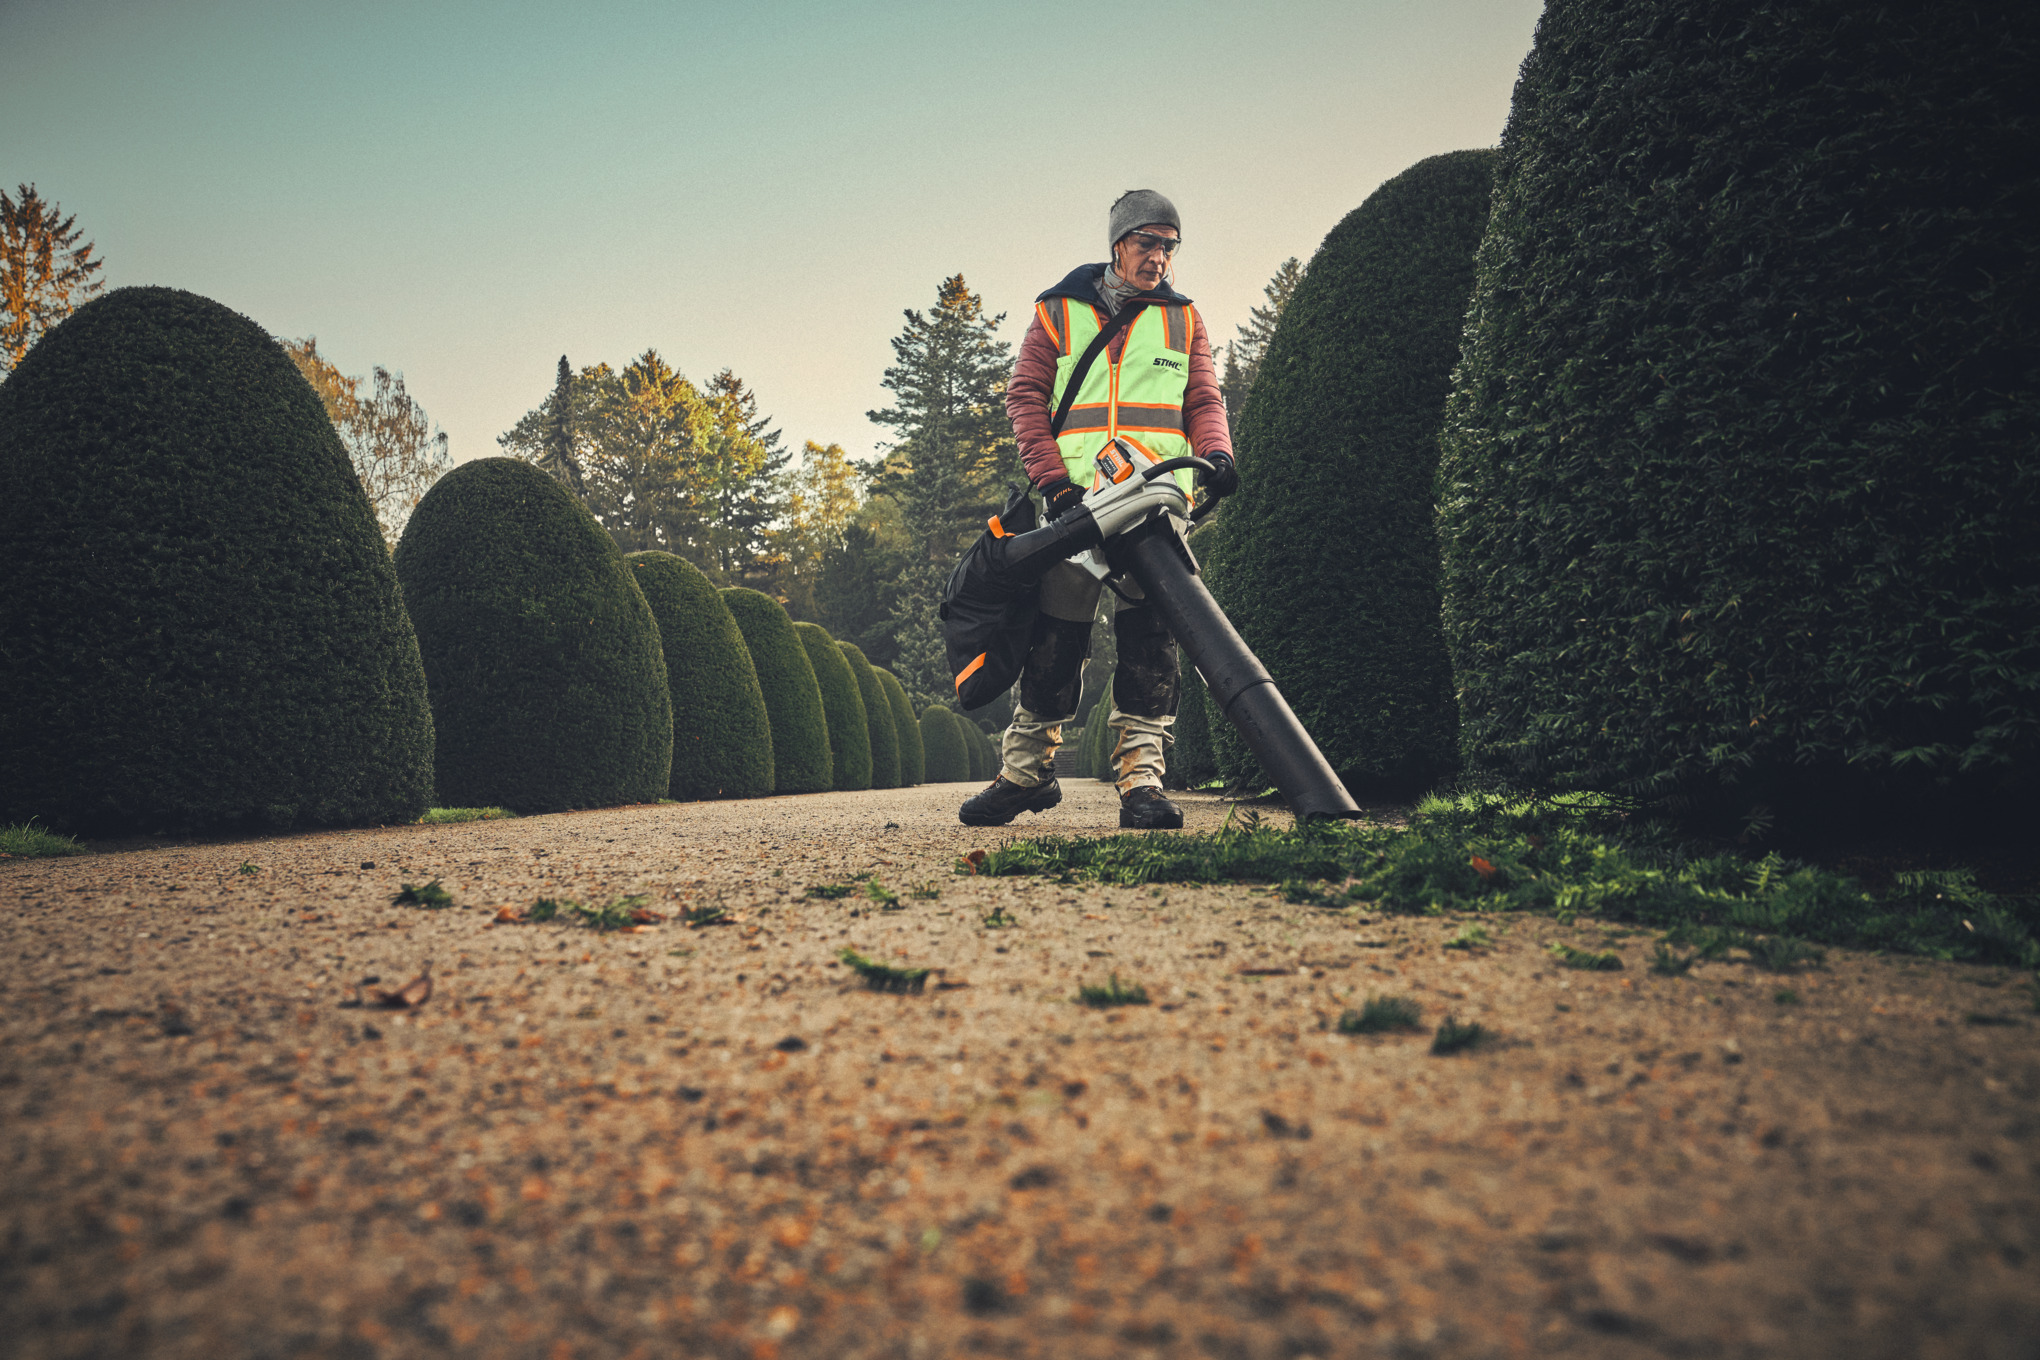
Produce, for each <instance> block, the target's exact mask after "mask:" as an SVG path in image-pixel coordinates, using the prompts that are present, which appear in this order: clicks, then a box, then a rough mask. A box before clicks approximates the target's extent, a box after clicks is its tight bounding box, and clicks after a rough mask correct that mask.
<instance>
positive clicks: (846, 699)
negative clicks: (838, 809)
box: [793, 623, 871, 792]
mask: <svg viewBox="0 0 2040 1360" xmlns="http://www.w3.org/2000/svg"><path fill="white" fill-rule="evenodd" d="M793 631H794V634H795V635H796V636H797V637H799V638H800V645H801V646H803V647H805V648H806V649H807V654H808V664H809V665H811V666H813V667H814V668H815V680H816V682H817V683H818V684H820V686H821V687H822V712H823V713H824V714H825V715H826V716H827V718H828V723H829V761H830V768H831V769H832V770H833V772H834V774H833V777H832V779H831V782H830V785H829V787H831V788H833V789H838V790H841V791H844V792H849V791H852V790H856V789H868V788H870V787H871V721H870V719H869V718H868V717H866V715H865V712H864V695H863V694H862V693H861V692H860V691H859V690H858V688H857V677H856V676H855V675H853V674H851V671H850V663H849V662H848V661H846V660H844V659H843V653H842V652H841V651H839V650H837V647H836V639H835V638H833V637H831V636H829V630H828V629H826V628H824V627H822V626H821V625H820V624H819V623H796V624H795V625H793Z"/></svg>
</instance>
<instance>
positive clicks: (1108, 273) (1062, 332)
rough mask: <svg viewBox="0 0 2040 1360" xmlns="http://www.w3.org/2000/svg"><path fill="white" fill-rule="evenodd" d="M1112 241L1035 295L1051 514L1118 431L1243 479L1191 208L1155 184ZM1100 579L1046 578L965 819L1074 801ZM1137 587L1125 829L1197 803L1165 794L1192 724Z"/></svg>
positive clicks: (1085, 483) (1092, 478)
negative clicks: (995, 764) (1193, 255)
mask: <svg viewBox="0 0 2040 1360" xmlns="http://www.w3.org/2000/svg"><path fill="white" fill-rule="evenodd" d="M1106 239H1107V241H1108V242H1109V243H1110V245H1111V247H1112V260H1111V262H1110V263H1109V264H1087V265H1080V266H1078V267H1077V268H1076V269H1074V270H1072V271H1071V272H1070V274H1069V277H1067V278H1065V279H1064V280H1063V281H1062V282H1061V283H1058V284H1057V285H1056V286H1055V287H1053V288H1051V289H1049V290H1048V291H1047V292H1045V293H1043V294H1042V295H1041V296H1040V297H1038V298H1036V299H1035V303H1034V319H1033V320H1032V321H1031V322H1030V323H1029V324H1028V327H1027V336H1026V338H1025V339H1024V340H1022V341H1021V344H1020V356H1019V358H1018V360H1017V361H1016V362H1015V363H1014V365H1013V378H1012V382H1011V383H1010V384H1009V385H1008V386H1007V389H1006V414H1007V416H1008V418H1010V419H1011V420H1012V422H1013V432H1014V434H1015V435H1016V436H1017V437H1018V439H1019V443H1020V455H1021V457H1022V458H1023V459H1024V460H1025V461H1026V464H1027V475H1028V477H1029V478H1031V479H1032V480H1033V482H1034V485H1035V486H1036V487H1037V488H1038V489H1039V490H1040V491H1041V494H1042V497H1043V498H1044V500H1045V501H1046V502H1047V510H1048V516H1049V518H1050V519H1057V518H1060V517H1061V516H1062V515H1064V514H1065V513H1067V512H1068V511H1069V510H1070V509H1072V508H1073V507H1075V506H1077V505H1079V504H1081V503H1082V502H1083V499H1084V492H1085V490H1086V489H1087V488H1090V487H1093V486H1095V485H1097V482H1098V475H1099V474H1098V471H1097V467H1096V460H1097V457H1098V454H1099V453H1100V452H1101V451H1103V450H1104V449H1105V448H1106V447H1107V446H1108V445H1109V444H1110V443H1111V442H1112V441H1113V439H1115V438H1118V439H1123V440H1125V441H1126V442H1127V443H1129V444H1131V445H1132V446H1133V447H1134V449H1135V450H1136V451H1137V452H1138V453H1140V454H1141V455H1143V456H1144V457H1146V458H1148V459H1150V460H1153V461H1156V462H1159V461H1162V460H1164V459H1168V458H1176V457H1180V456H1182V455H1185V454H1189V453H1192V452H1195V453H1197V454H1199V455H1201V456H1202V457H1205V458H1208V459H1210V460H1211V461H1212V462H1213V463H1215V464H1217V466H1218V471H1217V472H1216V474H1215V475H1211V476H1208V477H1206V478H1205V480H1206V481H1207V483H1208V484H1209V485H1210V487H1211V489H1212V490H1213V491H1214V492H1216V493H1217V494H1219V495H1226V494H1229V493H1230V492H1231V491H1232V490H1233V489H1234V488H1235V487H1237V486H1238V485H1239V474H1238V473H1237V472H1236V471H1235V470H1234V468H1233V457H1232V440H1231V436H1230V435H1229V434H1228V433H1227V430H1226V418H1225V400H1224V398H1223V397H1221V396H1220V395H1219V391H1218V373H1217V370H1216V368H1215V367H1214V366H1213V364H1212V362H1211V345H1210V343H1209V342H1208V341H1207V340H1206V338H1205V334H1204V319H1203V318H1202V317H1200V316H1199V315H1198V314H1197V309H1196V308H1195V307H1193V306H1191V305H1190V299H1189V298H1187V297H1185V296H1183V295H1182V294H1181V293H1179V292H1177V291H1176V290H1175V289H1174V288H1173V287H1171V286H1170V284H1169V273H1170V269H1169V266H1170V263H1171V261H1172V260H1173V259H1174V257H1175V254H1176V251H1177V249H1178V248H1179V247H1180V246H1181V245H1182V243H1183V223H1182V220H1181V218H1179V217H1178V216H1177V213H1176V207H1175V205H1174V204H1173V203H1171V202H1169V200H1168V199H1166V198H1164V197H1162V196H1161V195H1160V194H1158V193H1155V192H1154V191H1153V190H1151V189H1135V190H1133V191H1132V192H1130V193H1126V194H1122V195H1121V196H1120V197H1119V199H1118V201H1116V202H1115V203H1113V205H1112V208H1111V211H1110V213H1109V214H1108V218H1107V236H1106ZM1128 307H1131V308H1134V309H1135V310H1134V312H1133V314H1132V317H1131V319H1130V320H1129V321H1127V322H1126V323H1125V324H1124V325H1123V326H1122V327H1121V329H1120V330H1119V332H1118V334H1117V335H1115V336H1113V337H1112V339H1111V341H1110V342H1109V344H1108V345H1107V347H1106V349H1105V350H1104V352H1103V353H1101V354H1099V355H1098V356H1097V359H1096V360H1095V361H1094V362H1093V363H1092V364H1091V366H1090V368H1089V370H1088V371H1086V372H1085V373H1084V374H1083V375H1082V378H1081V381H1080V385H1079V387H1078V390H1077V394H1076V397H1075V399H1074V401H1073V402H1072V404H1071V407H1070V411H1069V415H1068V418H1067V420H1066V421H1065V423H1064V424H1063V426H1062V429H1061V431H1060V432H1059V433H1058V432H1056V431H1054V430H1053V428H1052V418H1053V414H1054V412H1055V411H1057V410H1058V409H1059V408H1060V406H1061V404H1062V401H1063V398H1064V395H1065V389H1066V388H1067V387H1068V386H1069V382H1070V378H1071V374H1072V371H1073V370H1074V369H1075V368H1076V367H1077V365H1078V362H1079V360H1080V358H1081V356H1082V355H1083V353H1084V351H1085V349H1086V347H1088V346H1089V345H1090V343H1091V341H1092V340H1093V339H1094V338H1096V337H1097V335H1098V334H1099V332H1100V331H1101V330H1103V329H1104V328H1106V327H1107V326H1108V325H1109V324H1111V323H1112V322H1113V321H1114V320H1115V319H1117V318H1118V317H1119V314H1120V313H1121V311H1122V310H1123V309H1125V308H1128ZM1177 476H1178V477H1179V479H1180V478H1182V476H1183V474H1181V473H1178V474H1177ZM1185 485H1186V489H1187V482H1186V483H1185ZM1100 589H1102V587H1101V585H1100V583H1099V582H1098V580H1097V578H1096V577H1094V576H1092V575H1091V574H1090V573H1089V572H1086V571H1084V570H1083V569H1081V568H1079V567H1077V566H1076V565H1075V564H1073V563H1069V562H1063V563H1059V564H1058V565H1057V566H1055V567H1054V568H1052V569H1051V570H1050V571H1049V572H1048V573H1047V575H1045V576H1043V577H1042V580H1041V612H1040V615H1039V616H1038V617H1037V619H1036V621H1035V625H1034V635H1033V637H1032V639H1031V644H1030V649H1029V651H1028V654H1027V664H1026V666H1025V668H1024V669H1023V670H1022V672H1021V675H1020V702H1019V705H1018V707H1016V708H1015V709H1014V712H1013V723H1012V726H1010V727H1008V728H1007V729H1006V735H1005V739H1004V741H1003V742H1002V743H1001V746H1000V756H1001V768H1000V770H999V774H998V777H997V778H996V779H994V780H993V781H992V783H991V785H990V786H989V787H988V788H986V789H985V790H984V791H983V792H981V793H978V794H976V795H974V796H973V797H972V798H970V799H969V800H968V801H967V802H965V803H964V805H963V807H962V809H961V810H960V812H959V816H960V817H961V818H962V820H963V822H964V824H965V825H967V826H1004V825H1005V824H1006V823H1007V822H1010V821H1012V820H1013V818H1014V817H1016V816H1018V815H1019V814H1020V813H1022V812H1043V811H1046V810H1047V809H1049V808H1052V807H1054V806H1055V805H1056V804H1057V803H1060V802H1061V801H1062V788H1061V786H1060V785H1059V784H1057V782H1056V777H1055V752H1056V748H1057V747H1058V746H1060V745H1061V744H1062V725H1063V724H1064V723H1065V722H1067V721H1068V720H1069V719H1071V718H1073V717H1075V716H1076V712H1077V696H1078V694H1079V693H1080V692H1081V691H1082V689H1083V675H1084V661H1085V659H1086V657H1088V656H1089V654H1090V644H1091V621H1092V619H1093V618H1094V617H1095V616H1096V612H1097V608H1098V592H1099V591H1100ZM1122 589H1124V590H1125V591H1126V592H1127V594H1129V595H1131V596H1133V597H1134V598H1133V599H1131V600H1128V599H1124V598H1121V599H1120V600H1118V602H1117V603H1116V605H1115V606H1114V612H1113V615H1112V632H1113V636H1114V637H1115V638H1117V639H1118V643H1119V669H1118V670H1117V671H1116V672H1115V673H1114V675H1113V677H1112V716H1111V718H1110V723H1111V726H1112V729H1113V730H1114V731H1115V732H1116V733H1117V734H1118V740H1117V742H1116V744H1115V746H1114V749H1113V753H1112V760H1113V767H1114V769H1115V770H1116V771H1117V774H1116V776H1115V778H1116V782H1117V784H1118V787H1119V824H1120V825H1121V826H1122V827H1132V828H1136V829H1139V830H1158V829H1166V828H1174V827H1180V826H1182V825H1183V813H1182V810H1181V809H1180V808H1178V807H1177V806H1176V805H1175V804H1174V803H1172V802H1170V801H1169V799H1168V798H1166V797H1164V796H1163V794H1162V745H1163V742H1164V741H1165V740H1166V739H1167V736H1168V732H1169V727H1170V724H1172V723H1173V722H1175V720H1176V699H1177V690H1178V683H1177V680H1178V669H1177V664H1178V663H1177V659H1176V640H1175V639H1174V638H1173V637H1171V636H1169V631H1168V629H1167V628H1166V627H1165V626H1164V625H1163V623H1162V620H1161V616H1160V615H1159V614H1158V613H1157V612H1156V611H1155V610H1154V609H1152V608H1149V607H1148V606H1147V603H1146V601H1145V600H1143V599H1141V598H1140V588H1139V587H1138V586H1136V585H1134V584H1133V583H1132V582H1125V583H1123V585H1122Z"/></svg>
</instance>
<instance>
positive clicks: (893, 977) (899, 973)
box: [836, 949, 930, 992]
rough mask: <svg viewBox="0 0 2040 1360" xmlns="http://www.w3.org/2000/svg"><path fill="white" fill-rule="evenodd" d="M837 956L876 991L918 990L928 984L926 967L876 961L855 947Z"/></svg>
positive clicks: (865, 983)
mask: <svg viewBox="0 0 2040 1360" xmlns="http://www.w3.org/2000/svg"><path fill="white" fill-rule="evenodd" d="M836 957H837V958H839V959H841V960H842V961H843V964H844V966H845V967H847V968H849V969H851V970H852V971H853V972H855V973H856V974H857V975H858V976H859V977H861V978H863V979H864V985H865V986H867V987H869V988H871V990H872V991H874V992H918V991H920V990H921V989H922V988H923V987H925V986H927V984H928V974H929V972H930V970H929V969H926V968H899V967H895V966H893V965H891V964H885V963H875V962H873V961H872V960H870V959H867V958H865V957H864V956H863V955H862V954H860V953H858V952H857V951H856V950H854V949H845V950H842V951H841V952H840V953H838V954H837V955H836Z"/></svg>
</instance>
